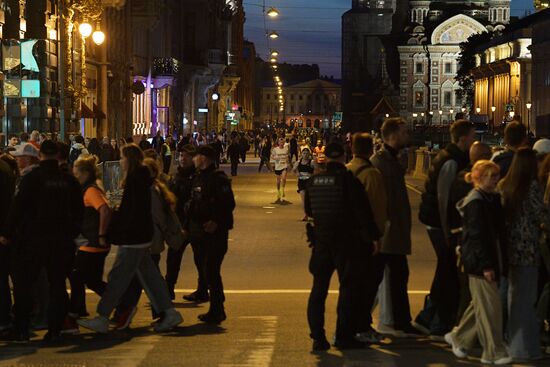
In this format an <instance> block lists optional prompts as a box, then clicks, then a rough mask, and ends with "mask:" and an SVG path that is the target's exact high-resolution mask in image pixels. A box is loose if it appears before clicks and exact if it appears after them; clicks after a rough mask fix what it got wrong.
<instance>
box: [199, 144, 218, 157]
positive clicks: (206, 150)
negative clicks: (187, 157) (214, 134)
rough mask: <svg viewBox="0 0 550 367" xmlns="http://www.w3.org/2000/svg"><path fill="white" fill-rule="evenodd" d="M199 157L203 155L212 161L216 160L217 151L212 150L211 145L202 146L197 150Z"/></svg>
mask: <svg viewBox="0 0 550 367" xmlns="http://www.w3.org/2000/svg"><path fill="white" fill-rule="evenodd" d="M196 154H197V155H198V154H200V155H203V156H205V157H206V158H210V159H212V160H215V159H216V151H215V150H214V148H212V147H211V146H210V145H202V146H200V147H199V148H198V149H197V153H196Z"/></svg>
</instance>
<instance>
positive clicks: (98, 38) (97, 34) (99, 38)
mask: <svg viewBox="0 0 550 367" xmlns="http://www.w3.org/2000/svg"><path fill="white" fill-rule="evenodd" d="M92 40H93V41H94V43H95V44H96V45H98V46H99V45H101V44H103V42H105V33H103V32H102V31H101V29H100V27H99V23H98V24H97V25H96V29H95V31H94V33H92Z"/></svg>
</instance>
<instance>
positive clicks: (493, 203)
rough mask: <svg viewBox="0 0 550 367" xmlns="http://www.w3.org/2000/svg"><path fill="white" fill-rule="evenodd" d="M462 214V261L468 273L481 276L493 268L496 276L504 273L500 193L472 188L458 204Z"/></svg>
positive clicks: (505, 256) (505, 265)
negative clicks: (489, 192)
mask: <svg viewBox="0 0 550 367" xmlns="http://www.w3.org/2000/svg"><path fill="white" fill-rule="evenodd" d="M457 208H458V210H459V212H460V213H461V215H462V216H463V220H464V226H463V232H462V263H463V265H464V271H465V272H466V273H467V274H470V275H477V276H483V271H484V270H491V269H492V270H494V271H495V274H496V276H497V278H500V277H501V276H503V275H505V274H506V270H507V268H508V266H507V264H508V262H507V251H506V250H505V249H504V246H505V241H504V238H503V237H504V236H503V234H504V232H505V231H504V225H503V224H504V216H503V211H502V206H501V204H500V195H498V194H488V193H485V192H483V191H480V190H475V189H474V190H472V191H470V193H469V194H468V195H467V196H466V197H465V198H464V199H463V200H461V201H460V202H459V203H458V204H457Z"/></svg>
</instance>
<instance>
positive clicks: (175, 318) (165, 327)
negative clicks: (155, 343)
mask: <svg viewBox="0 0 550 367" xmlns="http://www.w3.org/2000/svg"><path fill="white" fill-rule="evenodd" d="M182 322H183V317H181V314H180V313H179V312H178V311H176V310H175V309H174V308H171V309H169V310H167V311H166V312H165V313H164V318H163V319H162V321H161V322H159V323H158V324H157V325H156V326H155V327H154V330H155V331H156V332H157V333H164V332H167V331H170V330H172V329H173V328H175V327H176V326H178V325H179V324H181V323H182Z"/></svg>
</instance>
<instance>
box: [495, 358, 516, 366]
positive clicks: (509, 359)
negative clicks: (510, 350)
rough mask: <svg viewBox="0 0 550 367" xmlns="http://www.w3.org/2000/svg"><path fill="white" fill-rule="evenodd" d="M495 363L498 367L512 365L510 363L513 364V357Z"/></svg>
mask: <svg viewBox="0 0 550 367" xmlns="http://www.w3.org/2000/svg"><path fill="white" fill-rule="evenodd" d="M493 363H494V364H496V365H503V364H510V363H512V357H503V358H499V359H497V360H496V361H494V362H493Z"/></svg>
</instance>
